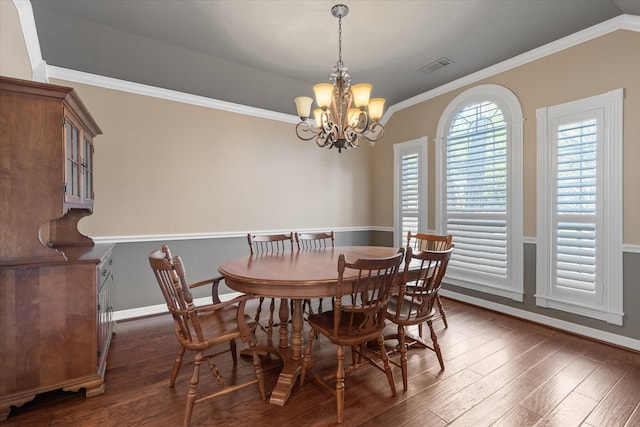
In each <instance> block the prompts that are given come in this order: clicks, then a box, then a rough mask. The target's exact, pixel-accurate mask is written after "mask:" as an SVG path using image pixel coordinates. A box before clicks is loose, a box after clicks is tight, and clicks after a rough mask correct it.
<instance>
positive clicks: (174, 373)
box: [169, 346, 184, 387]
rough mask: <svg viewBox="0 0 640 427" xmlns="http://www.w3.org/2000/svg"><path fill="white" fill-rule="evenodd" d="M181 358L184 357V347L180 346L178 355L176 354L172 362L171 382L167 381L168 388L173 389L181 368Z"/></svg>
mask: <svg viewBox="0 0 640 427" xmlns="http://www.w3.org/2000/svg"><path fill="white" fill-rule="evenodd" d="M182 356H184V347H182V346H180V348H179V349H178V354H176V360H175V361H174V362H173V370H172V371H171V381H169V387H173V386H174V385H175V383H176V378H178V372H180V367H181V366H182Z"/></svg>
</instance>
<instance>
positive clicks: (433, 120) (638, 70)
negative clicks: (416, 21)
mask: <svg viewBox="0 0 640 427" xmlns="http://www.w3.org/2000/svg"><path fill="white" fill-rule="evenodd" d="M485 83H493V84H498V85H502V86H504V87H506V88H508V89H510V90H511V91H512V92H514V93H515V95H516V96H517V97H518V98H519V100H520V103H521V105H522V110H523V114H524V118H525V123H524V167H525V169H524V235H525V236H527V237H535V236H536V109H537V108H540V107H545V106H552V105H557V104H561V103H565V102H569V101H573V100H577V99H581V98H586V97H589V96H593V95H598V94H601V93H604V92H607V91H609V90H612V89H617V88H624V92H625V97H624V243H626V244H640V221H638V218H640V191H638V184H637V183H638V182H640V168H638V167H637V163H638V160H639V159H640V144H639V140H640V33H638V32H634V31H623V30H620V31H616V32H613V33H610V34H608V35H605V36H602V37H599V38H597V39H594V40H591V41H588V42H586V43H582V44H580V45H577V46H574V47H571V48H569V49H566V50H564V51H561V52H558V53H555V54H553V55H549V56H547V57H545V58H542V59H539V60H537V61H533V62H531V63H528V64H525V65H523V66H520V67H517V68H514V69H512V70H509V71H506V72H503V73H500V74H498V75H496V76H493V77H491V78H488V79H485V80H483V81H479V82H477V83H474V84H473V85H470V86H467V87H464V88H461V89H457V90H454V91H452V92H449V93H446V94H444V95H441V96H437V97H435V98H432V99H430V100H427V101H424V102H422V103H420V104H417V105H415V106H412V107H410V108H407V109H404V110H402V111H399V112H396V113H395V114H394V115H393V116H392V117H391V120H390V121H389V123H388V124H387V126H386V128H385V143H384V144H381V145H380V149H379V150H376V151H375V152H374V160H373V170H374V171H375V173H374V174H372V181H373V188H376V189H377V190H379V191H376V194H375V197H374V198H373V200H372V203H373V219H372V220H373V224H374V225H378V226H391V225H392V224H393V188H392V187H393V160H392V159H393V144H395V143H398V142H404V141H409V140H412V139H416V138H419V137H421V136H425V135H426V136H428V138H429V173H428V176H429V225H428V227H429V228H430V229H434V228H435V199H434V195H435V187H434V182H435V175H434V170H435V163H434V161H435V152H434V142H433V141H434V139H435V138H436V134H435V133H436V129H437V126H438V120H439V119H440V116H441V115H442V113H443V111H444V109H445V108H446V107H447V105H448V104H449V102H451V101H452V100H453V99H454V98H455V97H456V96H457V95H458V94H459V93H460V92H462V91H463V90H465V89H468V88H469V87H472V86H475V85H479V84H485Z"/></svg>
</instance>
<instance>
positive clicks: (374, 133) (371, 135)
mask: <svg viewBox="0 0 640 427" xmlns="http://www.w3.org/2000/svg"><path fill="white" fill-rule="evenodd" d="M361 135H362V136H363V137H364V138H365V139H366V140H367V141H369V142H377V141H380V140H381V139H382V137H383V136H384V126H382V124H380V122H373V123H372V124H371V126H369V129H368V130H367V132H364V133H362V134H361Z"/></svg>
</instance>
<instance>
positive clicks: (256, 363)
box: [249, 333, 267, 400]
mask: <svg viewBox="0 0 640 427" xmlns="http://www.w3.org/2000/svg"><path fill="white" fill-rule="evenodd" d="M249 349H250V350H251V356H252V358H253V371H254V372H255V375H256V380H258V389H259V391H260V397H261V398H262V400H266V399H267V395H266V393H265V391H264V377H263V375H262V365H261V364H260V357H258V352H257V351H256V338H255V336H254V334H253V333H252V334H251V337H250V338H249Z"/></svg>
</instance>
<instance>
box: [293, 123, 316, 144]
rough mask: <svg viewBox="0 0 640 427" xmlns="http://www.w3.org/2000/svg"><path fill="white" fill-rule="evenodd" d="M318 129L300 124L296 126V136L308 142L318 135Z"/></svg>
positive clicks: (307, 124)
mask: <svg viewBox="0 0 640 427" xmlns="http://www.w3.org/2000/svg"><path fill="white" fill-rule="evenodd" d="M319 131H320V130H319V129H314V127H313V126H311V125H310V124H309V123H308V122H300V123H298V124H297V125H296V135H297V136H298V138H300V139H302V140H303V141H310V140H312V139H313V138H315V137H316V136H317V135H318V132H319Z"/></svg>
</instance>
